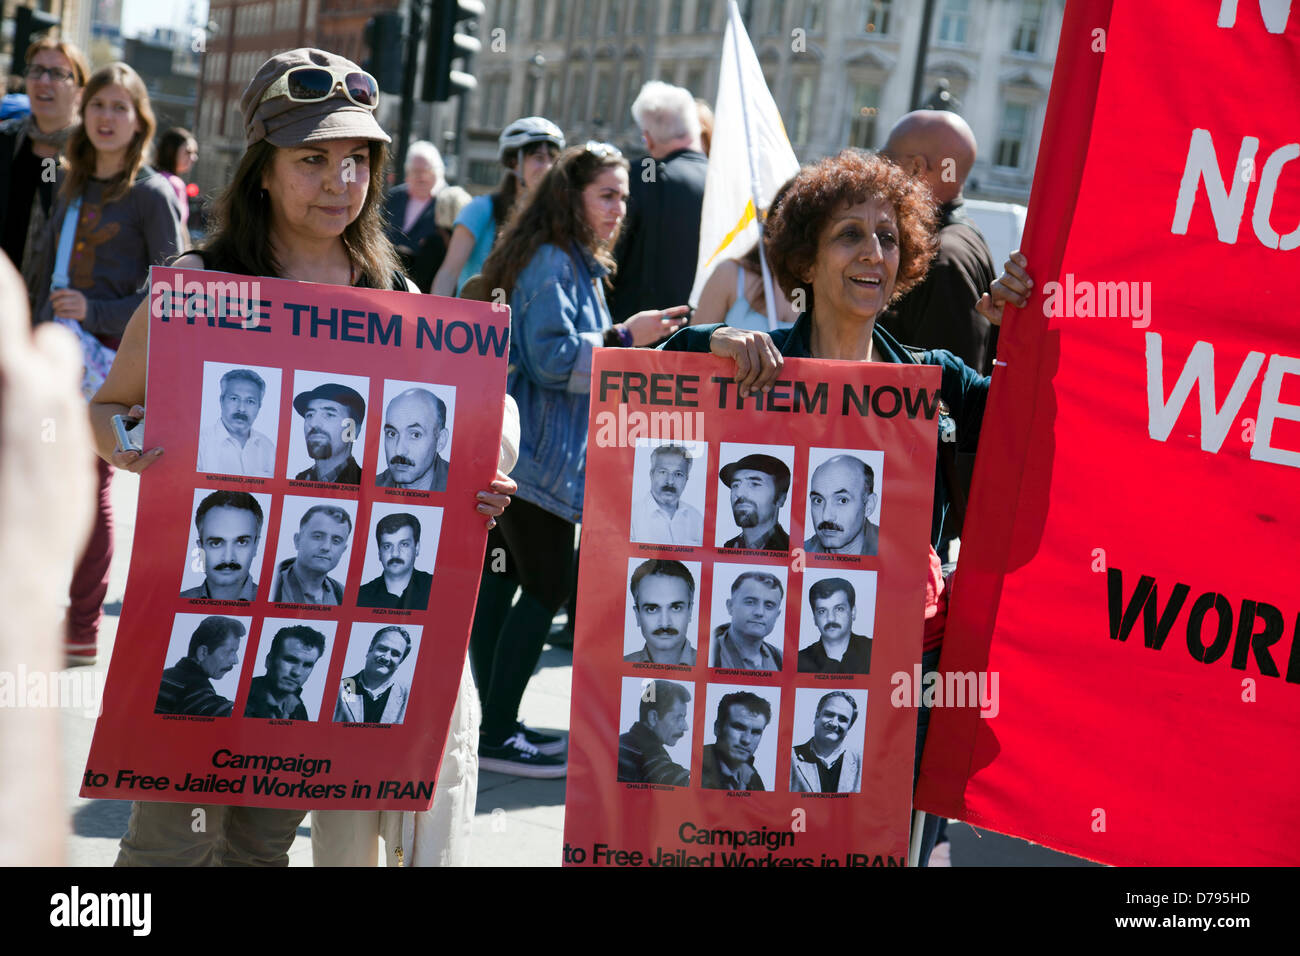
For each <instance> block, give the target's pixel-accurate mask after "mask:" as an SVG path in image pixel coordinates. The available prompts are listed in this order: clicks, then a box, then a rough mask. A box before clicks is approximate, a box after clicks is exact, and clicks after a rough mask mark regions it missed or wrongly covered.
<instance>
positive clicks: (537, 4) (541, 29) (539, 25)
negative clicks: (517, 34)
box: [528, 0, 548, 40]
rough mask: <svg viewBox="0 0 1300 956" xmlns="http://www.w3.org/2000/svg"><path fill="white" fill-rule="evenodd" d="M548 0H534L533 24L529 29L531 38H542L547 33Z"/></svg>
mask: <svg viewBox="0 0 1300 956" xmlns="http://www.w3.org/2000/svg"><path fill="white" fill-rule="evenodd" d="M547 6H548V2H547V0H533V25H532V26H531V27H530V28H529V30H528V38H529V39H530V40H540V39H541V38H542V37H544V36H545V35H546V9H547Z"/></svg>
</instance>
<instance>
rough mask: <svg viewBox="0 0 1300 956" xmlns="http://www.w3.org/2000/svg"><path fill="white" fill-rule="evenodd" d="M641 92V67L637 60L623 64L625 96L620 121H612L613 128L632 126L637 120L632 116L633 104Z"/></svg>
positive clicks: (621, 102)
mask: <svg viewBox="0 0 1300 956" xmlns="http://www.w3.org/2000/svg"><path fill="white" fill-rule="evenodd" d="M639 92H641V67H640V66H638V65H637V64H636V63H635V62H633V63H631V64H624V66H623V96H622V98H621V99H620V102H619V113H618V117H617V119H618V120H619V121H618V122H612V123H610V126H611V128H613V129H621V128H623V127H630V126H632V124H633V123H634V122H635V121H634V120H633V118H632V104H633V103H635V102H636V95H637V93H639Z"/></svg>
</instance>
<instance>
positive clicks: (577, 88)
mask: <svg viewBox="0 0 1300 956" xmlns="http://www.w3.org/2000/svg"><path fill="white" fill-rule="evenodd" d="M586 94H587V71H586V70H585V69H583V70H574V71H573V73H572V74H571V75H570V78H569V122H568V125H569V126H576V125H577V124H579V123H581V122H583V121H584V120H585V119H586V112H587V95H586Z"/></svg>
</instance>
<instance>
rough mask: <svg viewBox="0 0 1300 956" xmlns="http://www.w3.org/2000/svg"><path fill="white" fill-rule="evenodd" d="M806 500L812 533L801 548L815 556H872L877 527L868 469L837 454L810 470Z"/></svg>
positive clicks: (871, 474) (876, 543) (873, 488)
mask: <svg viewBox="0 0 1300 956" xmlns="http://www.w3.org/2000/svg"><path fill="white" fill-rule="evenodd" d="M808 499H809V504H810V506H811V507H810V510H811V511H812V528H813V533H812V535H811V536H810V537H809V538H808V540H807V541H805V542H804V543H803V549H804V550H805V551H808V552H812V553H815V554H865V555H874V554H876V553H877V551H878V550H879V548H880V528H879V526H878V525H875V524H872V522H871V515H873V514H875V511H876V502H877V500H878V499H877V498H876V476H875V472H873V471H872V470H871V466H870V465H868V464H867V463H866V462H864V461H862V460H860V459H858V458H854V457H853V456H852V455H836V456H835V457H834V458H828V459H827V460H826V461H824V462H822V463H821V464H820V465H818V466H817V468H816V469H815V470H814V471H813V474H812V481H811V482H809V489H808Z"/></svg>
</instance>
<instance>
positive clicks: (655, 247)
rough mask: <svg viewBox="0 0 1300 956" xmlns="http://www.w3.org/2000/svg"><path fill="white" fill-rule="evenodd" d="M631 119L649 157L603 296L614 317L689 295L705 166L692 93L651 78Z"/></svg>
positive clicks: (638, 172)
mask: <svg viewBox="0 0 1300 956" xmlns="http://www.w3.org/2000/svg"><path fill="white" fill-rule="evenodd" d="M632 116H633V118H634V119H635V120H636V123H637V126H638V127H640V129H641V138H642V139H643V140H644V141H645V147H646V151H647V152H648V153H649V154H650V155H649V157H648V158H647V160H645V161H642V162H639V163H637V164H636V166H635V168H634V169H633V172H634V175H633V176H632V178H631V183H630V185H629V188H630V190H631V193H630V195H629V197H628V201H627V222H626V223H625V224H624V227H623V232H622V234H621V235H620V236H619V240H618V248H617V250H616V252H615V258H616V259H617V261H618V281H617V282H616V283H615V284H614V293H613V295H611V296H610V301H609V311H610V315H611V316H612V317H613V319H614V321H615V322H621V321H623V320H624V319H626V318H627V317H628V316H631V315H635V314H636V313H638V312H642V311H644V310H646V309H653V308H655V307H656V306H660V307H662V303H664V302H685V301H686V300H687V299H688V298H689V297H690V294H691V287H692V286H693V285H694V284H695V265H696V259H697V257H698V256H699V251H700V210H701V209H702V208H703V206H704V178H705V176H706V175H707V173H708V169H709V158H708V157H707V156H705V155H704V150H703V145H702V144H701V142H700V111H699V107H698V106H696V104H695V97H693V96H692V95H691V93H690V90H687V89H684V88H683V87H680V86H670V85H669V84H667V83H661V82H659V81H658V80H651V81H650V82H649V83H647V84H646V85H645V86H643V87H641V92H640V93H638V94H637V97H636V100H635V101H634V102H633V103H632ZM651 160H652V161H653V162H650V161H651Z"/></svg>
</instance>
